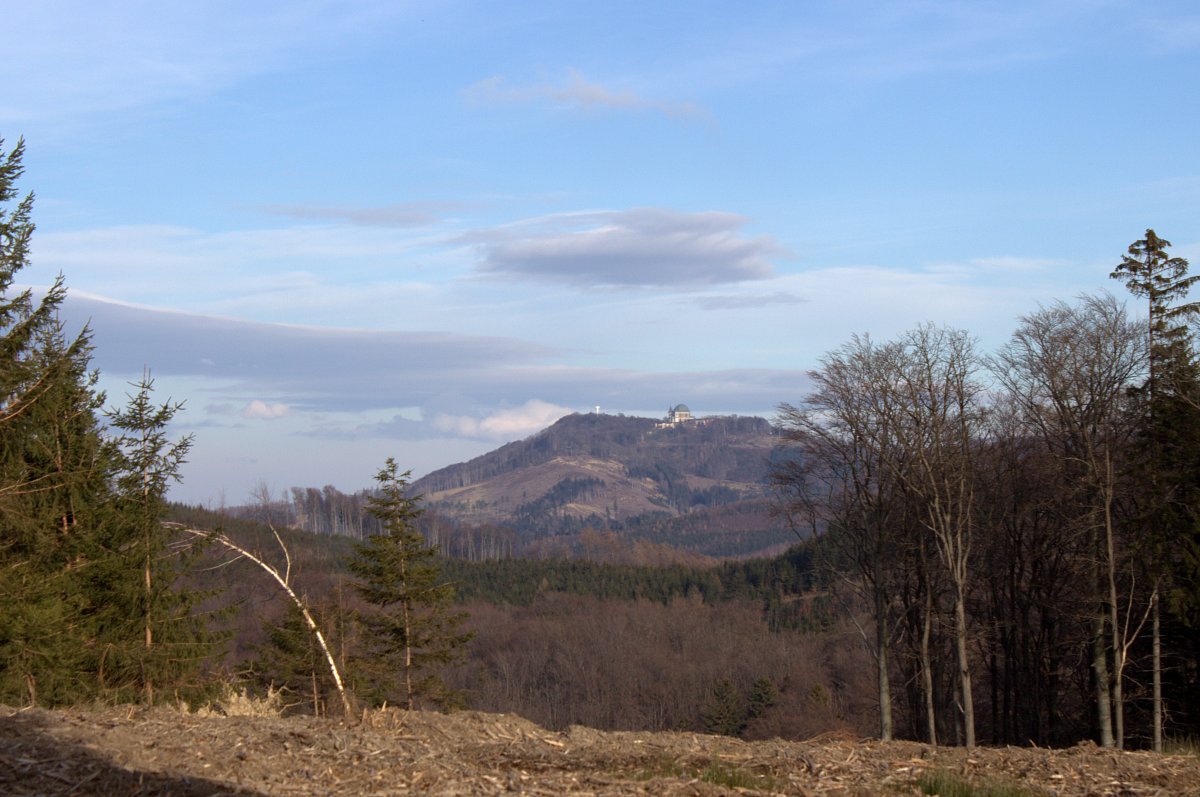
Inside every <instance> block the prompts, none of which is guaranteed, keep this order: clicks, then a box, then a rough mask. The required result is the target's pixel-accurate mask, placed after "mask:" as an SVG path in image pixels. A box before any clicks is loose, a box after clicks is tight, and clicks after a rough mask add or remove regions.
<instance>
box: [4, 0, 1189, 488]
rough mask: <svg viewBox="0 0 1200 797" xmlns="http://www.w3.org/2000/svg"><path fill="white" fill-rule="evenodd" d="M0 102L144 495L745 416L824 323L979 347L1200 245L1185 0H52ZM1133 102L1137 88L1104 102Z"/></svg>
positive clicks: (847, 330) (774, 392)
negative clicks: (1114, 272)
mask: <svg viewBox="0 0 1200 797" xmlns="http://www.w3.org/2000/svg"><path fill="white" fill-rule="evenodd" d="M10 17H11V19H10V26H11V28H12V29H13V30H20V31H22V35H21V36H17V37H13V39H12V42H11V43H10V45H11V46H10V47H8V48H6V50H5V52H4V53H0V64H3V65H4V66H6V67H7V68H8V69H7V73H8V74H10V75H19V76H21V77H20V78H19V79H14V80H12V81H10V84H9V86H8V87H7V88H6V91H5V94H4V96H3V97H0V135H3V136H5V137H6V138H7V139H8V142H9V144H11V143H12V142H13V141H14V140H15V139H16V137H17V136H20V135H23V136H24V137H25V139H26V141H27V144H28V151H27V156H26V166H27V171H26V176H25V185H24V187H25V188H27V189H31V190H35V191H36V193H37V197H38V199H37V203H36V206H35V219H36V221H37V223H38V232H37V233H36V234H35V239H34V253H33V256H34V266H33V267H32V268H31V269H30V270H29V272H27V273H25V274H23V275H22V279H23V280H24V281H27V282H29V283H31V284H34V285H45V284H48V283H49V282H50V281H51V280H52V279H53V277H54V275H55V274H57V273H59V272H62V273H64V274H65V276H66V279H67V284H68V287H69V288H70V290H71V293H70V298H69V300H68V304H67V307H66V308H65V310H64V321H65V322H66V323H67V324H68V326H69V327H74V328H79V327H81V326H82V325H83V324H85V323H90V325H91V328H92V329H93V331H94V336H95V344H96V352H95V362H96V365H97V366H98V367H99V368H100V369H101V371H102V372H103V373H104V375H105V382H104V384H105V386H106V387H107V388H108V389H109V392H110V399H111V400H112V401H113V402H114V403H116V402H119V401H120V398H121V396H122V393H123V391H124V389H125V385H124V383H125V382H126V381H128V380H130V379H135V378H137V377H138V376H140V375H141V374H142V373H143V370H144V369H147V368H149V369H150V370H151V372H152V374H153V375H154V376H155V377H156V379H157V380H158V387H159V390H160V392H161V393H162V395H163V397H164V398H165V397H166V395H171V396H173V397H174V398H176V399H184V400H186V402H187V408H188V409H187V411H186V412H185V413H183V414H182V415H181V416H180V421H179V424H180V425H179V431H180V432H184V431H195V432H196V434H197V442H196V445H195V447H194V448H193V454H192V457H193V459H192V462H191V463H189V465H188V466H187V469H186V471H185V482H184V485H183V486H182V488H180V489H179V490H178V491H177V492H176V493H175V495H176V496H177V497H179V498H182V499H184V500H191V501H219V500H228V501H229V502H231V503H238V502H241V501H244V500H246V498H247V497H248V496H249V495H250V493H251V491H252V490H253V489H255V487H256V486H257V485H259V484H260V483H266V484H268V485H270V486H272V487H273V488H275V489H280V490H281V489H285V488H286V487H289V486H292V485H305V486H307V485H323V484H327V483H331V484H334V485H336V486H338V487H340V488H342V489H358V488H361V487H363V486H366V485H367V484H369V482H370V475H371V474H372V473H374V471H375V470H376V469H377V467H378V465H379V463H380V462H382V461H383V460H384V459H385V458H386V457H387V456H395V457H396V458H397V459H398V461H400V462H401V463H403V464H404V466H405V467H412V468H413V469H414V471H416V472H417V473H418V474H419V473H423V472H427V471H429V470H432V469H434V468H436V467H440V466H443V465H447V464H451V463H453V462H456V461H460V460H462V459H466V458H469V457H470V456H475V455H478V454H480V453H483V452H484V451H487V450H489V449H491V448H494V447H495V446H496V445H498V444H499V443H502V442H504V441H507V440H512V439H517V438H520V437H524V436H526V435H528V434H532V433H534V432H536V431H538V430H539V429H542V428H544V427H545V426H547V425H548V424H550V423H553V422H554V421H555V420H556V419H557V418H559V417H561V416H562V415H564V414H566V413H568V412H587V411H591V410H592V409H593V408H594V407H595V406H597V405H598V406H600V407H601V409H602V411H606V412H626V413H632V414H660V413H662V412H663V411H665V409H666V407H667V406H669V405H673V404H676V403H679V402H681V401H682V402H686V403H687V404H688V405H689V406H691V407H692V408H693V409H694V410H696V411H698V412H700V413H701V414H711V413H740V414H755V415H765V416H770V415H772V413H773V412H774V408H775V407H776V406H777V405H778V404H779V403H780V402H782V401H792V402H794V401H796V400H798V399H799V398H800V397H801V396H802V395H803V392H804V389H805V384H806V377H805V373H806V371H807V370H808V369H810V368H812V367H814V366H815V365H816V363H817V362H818V359H819V357H820V355H821V354H822V353H823V352H825V351H828V350H829V349H832V348H834V347H836V346H838V345H840V344H841V343H842V342H844V341H845V340H846V339H847V338H848V337H849V336H850V335H851V334H853V333H862V332H868V333H870V334H872V335H873V336H876V337H880V338H886V337H889V336H891V335H894V334H897V333H899V332H901V331H903V330H904V329H906V328H909V327H911V326H913V325H915V324H918V323H922V322H925V321H930V320H932V321H935V322H941V323H946V324H951V325H955V326H962V327H965V328H968V329H970V330H971V331H973V332H975V333H976V334H977V335H979V337H980V338H981V341H982V342H983V344H984V345H985V346H987V347H990V346H994V345H997V344H999V343H1000V342H1002V341H1003V340H1004V338H1005V337H1006V336H1007V335H1008V333H1009V331H1010V330H1011V329H1012V327H1013V326H1014V324H1015V320H1016V318H1017V317H1018V316H1019V315H1021V314H1022V313H1025V312H1028V311H1030V310H1032V309H1034V308H1035V307H1036V306H1037V304H1038V303H1041V302H1047V301H1051V300H1053V299H1056V298H1070V297H1071V296H1074V295H1076V294H1078V293H1080V292H1084V291H1095V290H1102V289H1109V290H1113V291H1114V292H1118V293H1119V291H1120V286H1118V285H1116V284H1111V283H1110V281H1109V280H1108V279H1107V275H1108V272H1109V271H1110V270H1111V269H1112V267H1113V266H1114V265H1115V264H1116V262H1118V261H1119V259H1120V256H1121V255H1122V254H1123V252H1124V249H1125V247H1126V246H1128V244H1129V243H1130V242H1132V241H1133V240H1134V239H1136V238H1138V237H1140V236H1141V234H1142V232H1143V231H1144V230H1145V229H1146V228H1147V227H1154V228H1155V229H1156V230H1157V231H1158V232H1159V233H1160V234H1162V235H1164V236H1165V237H1167V238H1168V239H1170V240H1172V241H1174V242H1175V244H1176V247H1175V253H1177V254H1180V255H1183V256H1185V257H1193V258H1194V257H1198V256H1200V232H1198V231H1197V226H1196V225H1197V219H1200V213H1198V212H1197V211H1198V210H1200V150H1198V149H1197V148H1196V147H1195V146H1194V143H1193V139H1194V133H1193V131H1194V130H1195V129H1196V126H1197V122H1200V118H1198V117H1200V107H1198V105H1200V102H1198V100H1197V99H1196V96H1197V95H1196V92H1195V91H1194V87H1193V86H1192V82H1193V81H1192V76H1194V75H1195V74H1197V73H1200V39H1198V38H1197V37H1196V36H1192V35H1187V32H1189V31H1195V30H1196V29H1197V28H1198V27H1200V14H1197V13H1196V12H1195V10H1194V8H1193V7H1192V5H1191V4H1189V3H1186V2H1182V1H1180V2H1171V1H1170V0H1150V1H1149V2H1133V0H1109V1H1107V2H1099V3H1097V2H1091V1H1090V0H1052V1H1051V2H1034V1H1033V0H1028V1H1027V2H1021V1H1020V0H1018V2H1004V3H999V2H995V3H993V2H983V3H972V4H962V3H957V2H949V1H946V2H921V3H915V2H910V1H907V0H896V1H895V2H882V1H880V2H867V1H866V0H864V2H853V3H843V2H833V0H830V1H829V2H817V3H810V4H804V5H803V6H797V5H796V4H795V3H790V2H782V1H779V2H766V3H760V4H755V5H754V6H753V7H734V6H728V7H726V6H722V5H720V4H718V5H715V6H695V5H694V4H690V5H686V6H685V5H675V4H644V3H624V2H618V3H615V4H602V5H599V6H595V7H587V6H580V5H578V4H567V5H554V4H551V5H548V6H545V7H541V8H538V9H522V10H514V9H507V10H506V11H505V13H501V12H500V10H499V9H498V8H497V7H496V6H494V5H490V4H484V3H479V2H474V1H473V0H464V1H463V2H455V3H426V2H406V3H394V2H384V0H355V1H354V2H336V3H335V2H332V0H317V2H311V3H303V4H295V3H285V2H276V1H275V0H267V1H266V2H262V3H255V4H252V5H250V6H247V5H245V4H235V3H232V2H224V0H218V2H204V3H200V2H179V3H171V4H166V5H162V4H154V5H151V4H144V3H140V2H128V3H82V2H74V1H73V0H51V2H47V3H40V4H26V5H24V6H21V7H18V8H15V9H13V10H12V13H11V14H10ZM1145 107H1154V108H1156V109H1159V113H1157V114H1156V116H1155V117H1154V123H1153V124H1146V123H1144V121H1145V120H1143V119H1141V118H1140V117H1137V115H1136V113H1135V112H1134V111H1132V110H1130V109H1136V108H1145Z"/></svg>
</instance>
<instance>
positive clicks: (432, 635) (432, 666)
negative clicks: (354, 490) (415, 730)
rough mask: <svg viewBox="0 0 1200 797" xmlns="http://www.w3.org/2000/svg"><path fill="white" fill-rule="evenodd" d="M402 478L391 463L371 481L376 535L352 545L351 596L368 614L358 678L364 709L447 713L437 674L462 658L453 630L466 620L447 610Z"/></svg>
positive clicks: (464, 638)
mask: <svg viewBox="0 0 1200 797" xmlns="http://www.w3.org/2000/svg"><path fill="white" fill-rule="evenodd" d="M409 474H410V472H409V471H405V472H403V473H401V472H400V471H399V467H398V466H397V465H396V461H395V460H394V459H391V458H389V459H388V460H387V464H386V465H385V466H384V468H383V469H382V470H380V471H379V473H378V474H377V475H376V476H375V480H376V481H377V482H378V484H379V487H378V492H377V494H375V495H373V496H371V497H370V498H369V499H368V503H367V511H368V512H369V513H370V514H371V515H372V516H373V517H375V519H377V520H378V521H379V523H380V526H381V528H382V531H381V533H379V534H376V535H374V536H372V537H369V538H368V539H367V540H366V541H365V542H361V543H358V544H356V545H355V552H354V558H353V559H352V560H351V562H350V565H349V567H350V572H351V573H353V574H354V575H355V576H356V577H357V578H358V582H357V583H356V584H355V589H356V590H357V592H358V593H359V595H360V596H361V597H362V598H363V600H364V601H366V603H367V604H368V605H369V606H371V607H372V608H373V611H370V612H365V613H364V614H363V615H362V623H363V625H364V626H365V630H366V632H367V633H366V635H365V638H366V639H367V640H368V642H367V645H366V647H367V650H366V651H365V653H366V654H367V657H365V658H364V659H362V661H361V666H362V675H360V678H364V677H365V680H366V681H367V682H368V683H369V684H370V686H369V687H368V692H369V693H368V694H367V695H365V696H366V697H368V698H369V699H371V700H372V702H377V703H378V702H382V701H387V702H391V703H396V704H399V705H402V706H404V707H405V708H407V709H410V710H411V709H413V708H416V707H417V706H418V704H419V702H420V701H421V700H428V701H430V702H432V703H433V704H435V705H438V706H441V707H443V708H447V707H450V706H452V705H453V704H454V703H455V702H456V701H457V699H458V696H457V695H456V694H455V693H453V692H452V691H451V690H449V689H448V688H447V686H446V684H445V681H444V680H443V679H442V677H441V675H440V672H439V671H440V669H441V668H443V667H445V666H446V665H448V664H451V663H453V662H455V661H458V660H459V659H461V658H462V656H463V654H464V653H465V647H464V646H465V645H466V643H467V642H468V641H469V640H470V639H471V636H472V635H471V634H470V633H465V632H463V631H462V630H461V626H462V623H463V621H464V620H465V619H466V613H465V612H461V611H456V610H455V609H454V608H453V600H454V586H453V585H452V584H449V583H447V582H445V581H443V580H442V578H441V564H440V563H439V561H438V556H437V554H438V551H437V548H436V547H433V546H430V545H428V544H427V543H426V540H425V538H424V536H423V535H422V534H421V532H420V530H419V529H418V528H417V525H416V522H417V518H418V517H420V515H421V511H422V510H421V509H420V507H419V506H418V503H419V501H420V498H419V497H412V496H409V495H408V478H409Z"/></svg>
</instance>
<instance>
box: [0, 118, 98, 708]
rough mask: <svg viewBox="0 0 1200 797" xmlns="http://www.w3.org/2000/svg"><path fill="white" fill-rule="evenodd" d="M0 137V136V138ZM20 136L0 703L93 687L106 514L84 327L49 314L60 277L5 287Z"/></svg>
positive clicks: (4, 452)
mask: <svg viewBox="0 0 1200 797" xmlns="http://www.w3.org/2000/svg"><path fill="white" fill-rule="evenodd" d="M0 143H2V142H0ZM23 155H24V142H23V141H21V142H18V143H17V145H16V146H15V147H14V148H13V149H12V150H11V151H10V152H9V153H8V154H7V155H6V156H4V157H3V159H2V160H0V603H2V604H3V605H4V607H5V610H4V611H3V612H0V700H4V701H8V702H27V703H37V702H44V703H62V702H70V701H73V700H77V699H80V698H81V697H86V696H88V695H90V694H93V693H94V692H93V689H94V685H95V681H94V677H93V673H94V667H93V666H92V665H93V664H94V661H93V660H92V657H91V651H92V649H93V647H94V646H93V645H92V644H91V641H92V639H93V638H94V634H95V622H94V620H95V614H96V603H95V601H94V600H93V596H90V595H88V594H87V592H86V586H85V580H86V579H85V573H86V572H87V570H88V568H89V566H90V563H91V561H92V559H93V557H94V556H95V554H96V551H95V550H94V548H93V546H92V542H93V539H94V538H93V534H94V531H95V529H96V528H98V527H99V526H101V525H102V524H103V523H104V522H105V517H106V513H107V506H106V504H107V465H106V457H105V454H104V444H103V441H102V438H101V433H100V429H99V424H98V422H97V412H98V410H99V407H100V405H101V404H102V402H103V396H102V394H100V393H99V392H98V391H97V390H96V375H95V373H94V372H92V371H91V370H90V369H89V362H90V358H91V344H90V333H89V332H88V330H86V329H85V330H83V331H81V332H80V333H79V334H78V335H76V336H75V337H74V338H73V339H70V340H68V339H67V337H66V336H65V334H64V332H63V329H62V327H61V325H60V324H59V322H58V319H57V312H58V308H59V306H60V304H61V303H62V301H63V299H64V298H65V295H66V292H65V288H64V287H63V281H62V278H61V277H59V279H58V280H56V282H55V284H54V285H53V286H51V288H50V289H49V290H48V291H47V292H46V293H45V294H44V295H43V296H42V297H40V298H37V299H35V296H34V294H33V292H32V291H31V290H28V289H26V290H23V291H19V292H17V291H14V290H13V286H14V284H15V281H16V278H17V275H18V273H19V272H20V271H21V270H22V269H24V268H25V267H26V266H27V265H29V244H30V240H31V237H32V234H33V231H34V224H33V221H32V208H33V195H32V193H31V194H27V195H26V196H25V197H24V198H23V199H21V200H20V201H19V202H17V203H16V205H15V207H13V208H11V209H9V208H7V207H5V203H10V202H12V201H13V200H14V199H16V197H17V196H18V189H17V185H16V183H17V180H18V179H19V178H20V177H21V175H22V173H23V164H22V157H23Z"/></svg>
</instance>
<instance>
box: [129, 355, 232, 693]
mask: <svg viewBox="0 0 1200 797" xmlns="http://www.w3.org/2000/svg"><path fill="white" fill-rule="evenodd" d="M131 386H132V387H133V388H134V389H135V390H134V392H133V393H131V394H129V396H128V402H127V404H126V406H125V407H124V408H122V409H113V410H110V411H108V412H107V413H106V415H107V417H108V422H109V425H110V427H111V429H112V432H113V437H112V441H111V442H112V457H113V461H114V463H115V472H114V487H115V495H114V506H115V509H116V514H117V518H116V521H115V523H114V524H113V526H112V528H111V530H110V532H109V535H108V539H107V545H108V546H109V549H110V550H117V551H121V552H122V553H123V557H122V559H123V561H122V562H121V563H120V565H121V572H120V573H119V574H117V573H114V574H112V581H111V582H110V584H111V589H112V593H113V594H112V595H111V596H110V600H111V602H112V605H114V606H119V607H123V608H124V612H123V613H122V614H121V616H120V617H118V618H116V622H117V628H116V629H114V630H116V631H117V633H115V634H113V636H114V637H115V638H116V639H117V640H118V642H117V644H115V645H114V647H113V648H112V652H113V654H114V664H116V665H118V669H119V674H118V675H117V676H116V680H115V681H114V684H115V685H116V686H117V687H118V688H119V689H120V690H122V692H123V694H121V697H122V698H123V699H132V698H133V695H134V693H135V692H136V693H140V694H141V697H142V700H143V701H145V702H147V703H149V702H154V701H155V700H157V699H158V698H159V697H160V696H163V694H164V693H165V695H167V696H172V697H174V696H177V695H179V694H186V693H188V692H190V691H192V690H194V689H197V688H198V687H199V682H198V675H199V673H200V669H201V666H202V664H203V662H204V661H205V660H206V659H207V658H208V657H209V656H210V655H211V654H212V653H213V651H214V646H215V644H216V643H217V641H218V640H217V639H216V638H215V637H214V636H213V635H212V634H211V633H210V632H209V630H208V627H207V622H206V620H207V618H206V617H205V616H204V615H202V614H199V613H198V612H197V609H198V607H199V604H200V602H201V601H202V600H203V599H204V598H205V597H207V596H206V595H205V594H203V593H199V592H196V591H193V590H190V589H187V588H185V587H183V586H181V584H180V583H179V580H180V576H181V574H182V572H183V569H184V568H185V566H186V562H187V553H186V551H187V550H188V549H187V548H185V547H182V546H181V547H179V548H174V547H172V545H171V543H172V542H173V538H172V531H171V530H170V529H169V528H168V527H166V526H164V524H163V521H164V520H165V519H166V515H167V508H168V507H167V491H168V490H169V489H170V487H171V485H172V484H173V483H175V482H177V481H179V479H180V474H179V471H180V468H181V467H182V466H183V464H184V463H185V462H186V457H187V453H188V450H189V449H190V448H191V444H192V437H191V435H188V436H185V437H183V438H181V439H179V440H176V441H174V442H172V441H171V440H170V438H169V436H168V431H167V427H168V425H169V424H170V422H171V420H172V419H173V418H174V417H175V415H176V414H177V413H178V412H179V411H180V410H181V409H182V407H183V405H182V404H181V403H178V402H173V401H171V400H167V401H166V402H163V403H162V404H156V403H155V402H154V399H153V393H154V380H153V379H152V378H151V377H150V374H149V373H146V374H144V375H143V377H142V379H141V380H140V381H138V382H134V383H131Z"/></svg>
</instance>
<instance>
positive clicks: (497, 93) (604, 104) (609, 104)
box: [463, 69, 708, 118]
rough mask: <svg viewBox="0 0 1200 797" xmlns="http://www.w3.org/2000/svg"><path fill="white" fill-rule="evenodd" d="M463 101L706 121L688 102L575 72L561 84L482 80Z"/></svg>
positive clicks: (499, 78)
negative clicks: (654, 114)
mask: <svg viewBox="0 0 1200 797" xmlns="http://www.w3.org/2000/svg"><path fill="white" fill-rule="evenodd" d="M463 96H464V97H465V98H466V100H467V101H468V102H470V103H472V104H476V105H526V104H532V103H544V104H548V105H552V106H554V107H557V108H565V109H569V110H578V111H598V110H614V111H654V112H657V113H661V114H663V115H664V116H669V117H672V118H689V117H690V118H707V116H708V114H707V113H706V112H705V111H703V110H702V109H701V108H700V107H698V106H697V105H695V104H693V103H690V102H666V101H662V100H652V99H647V98H645V97H642V96H641V95H639V94H637V93H636V92H634V91H632V90H629V89H611V88H609V87H607V86H604V85H602V84H600V83H596V82H594V81H591V80H588V79H586V78H585V77H584V76H583V75H581V74H579V73H578V72H576V71H575V70H574V69H571V70H568V71H567V76H566V79H565V80H564V81H561V82H558V83H541V84H533V85H526V86H518V85H514V84H512V83H510V82H509V80H508V79H507V78H505V77H502V76H493V77H490V78H487V79H485V80H481V81H479V82H478V83H475V84H474V85H472V86H469V87H467V88H466V89H464V90H463Z"/></svg>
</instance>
